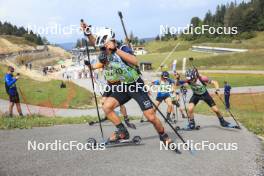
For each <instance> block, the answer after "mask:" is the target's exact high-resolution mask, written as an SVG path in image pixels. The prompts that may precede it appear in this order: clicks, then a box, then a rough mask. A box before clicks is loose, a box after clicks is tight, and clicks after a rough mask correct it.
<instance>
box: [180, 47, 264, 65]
mask: <svg viewBox="0 0 264 176" xmlns="http://www.w3.org/2000/svg"><path fill="white" fill-rule="evenodd" d="M263 52H264V49H259V50H250V51H248V52H245V53H235V54H218V55H213V56H211V57H200V58H196V57H194V58H196V59H195V65H196V66H197V67H198V68H199V69H208V70H213V69H224V70H229V69H230V70H264V55H263ZM179 64H180V65H181V63H179Z"/></svg>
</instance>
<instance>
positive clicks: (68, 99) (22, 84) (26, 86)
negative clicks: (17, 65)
mask: <svg viewBox="0 0 264 176" xmlns="http://www.w3.org/2000/svg"><path fill="white" fill-rule="evenodd" d="M5 71H6V67H5V66H3V65H0V78H1V81H0V98H2V99H8V96H7V94H6V90H5V86H4V81H3V77H4V73H5ZM60 84H61V81H59V80H52V81H49V82H39V81H35V80H32V79H30V78H28V77H26V76H23V75H22V76H21V78H20V79H19V80H18V82H17V86H18V87H19V88H20V89H21V91H22V93H23V96H22V95H20V99H21V101H22V102H24V103H25V101H26V103H28V104H32V105H40V106H47V107H52V106H53V107H59V108H87V107H90V106H91V105H93V103H94V100H93V96H92V94H91V93H90V92H89V91H87V90H86V89H84V88H82V87H79V86H77V85H76V84H73V83H71V82H67V88H65V89H61V88H60Z"/></svg>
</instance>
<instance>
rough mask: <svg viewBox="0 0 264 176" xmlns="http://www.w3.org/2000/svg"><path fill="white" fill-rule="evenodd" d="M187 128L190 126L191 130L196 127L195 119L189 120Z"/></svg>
mask: <svg viewBox="0 0 264 176" xmlns="http://www.w3.org/2000/svg"><path fill="white" fill-rule="evenodd" d="M187 128H189V129H191V130H194V129H195V121H194V119H190V120H189V124H188V126H187Z"/></svg>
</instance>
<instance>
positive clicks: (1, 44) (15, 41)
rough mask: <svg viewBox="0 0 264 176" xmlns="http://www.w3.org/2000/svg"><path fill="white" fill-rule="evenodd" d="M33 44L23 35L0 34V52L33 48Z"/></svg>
mask: <svg viewBox="0 0 264 176" xmlns="http://www.w3.org/2000/svg"><path fill="white" fill-rule="evenodd" d="M35 46H36V45H35V44H33V43H31V42H29V41H27V40H25V39H24V38H23V37H16V36H7V35H0V54H5V53H12V52H18V51H23V50H33V49H34V47H35Z"/></svg>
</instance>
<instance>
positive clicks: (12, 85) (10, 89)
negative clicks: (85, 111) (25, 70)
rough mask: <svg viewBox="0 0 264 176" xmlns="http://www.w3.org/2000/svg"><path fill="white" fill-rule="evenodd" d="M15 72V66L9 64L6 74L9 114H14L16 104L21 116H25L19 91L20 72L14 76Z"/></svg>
mask: <svg viewBox="0 0 264 176" xmlns="http://www.w3.org/2000/svg"><path fill="white" fill-rule="evenodd" d="M14 72H15V69H14V67H12V66H8V71H7V73H6V74H5V88H6V92H7V94H8V95H9V102H10V104H9V115H10V116H11V117H12V116H13V107H14V105H15V104H16V107H17V112H18V114H19V115H20V116H23V114H22V110H21V106H20V99H19V94H18V92H17V87H16V82H17V80H18V79H19V74H17V76H15V77H14V76H13V74H14Z"/></svg>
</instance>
